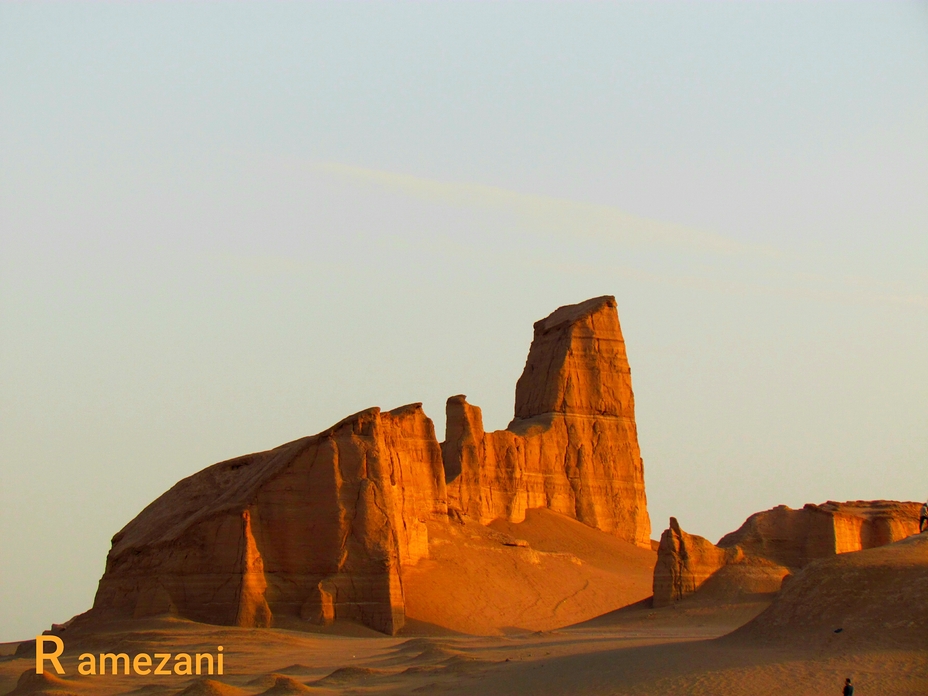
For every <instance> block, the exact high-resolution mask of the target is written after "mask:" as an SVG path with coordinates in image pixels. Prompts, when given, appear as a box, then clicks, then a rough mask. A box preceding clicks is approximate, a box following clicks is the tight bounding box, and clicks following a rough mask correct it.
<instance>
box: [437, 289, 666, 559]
mask: <svg viewBox="0 0 928 696" xmlns="http://www.w3.org/2000/svg"><path fill="white" fill-rule="evenodd" d="M446 413H447V418H446V431H445V433H446V435H445V442H444V443H443V444H442V457H443V459H444V464H445V471H446V473H447V477H448V478H447V480H448V504H449V506H451V507H453V508H457V509H459V510H461V511H462V512H464V513H465V514H468V515H470V516H472V517H474V518H475V519H479V520H480V521H481V522H484V523H486V522H489V521H491V520H494V519H500V518H502V519H507V520H509V521H511V522H518V521H521V520H522V519H524V517H525V510H526V509H527V508H549V509H551V510H554V511H555V512H560V513H562V514H565V515H568V516H570V517H573V518H575V519H577V520H580V521H581V522H584V523H586V524H588V525H590V526H591V527H596V528H598V529H602V530H604V531H607V532H611V533H614V534H616V535H617V536H619V537H620V538H623V539H626V540H627V541H630V542H631V543H633V544H636V545H638V546H642V547H646V548H647V547H649V545H650V535H651V523H650V519H649V518H648V511H647V501H646V499H645V492H644V471H643V466H642V462H641V454H640V452H639V449H638V434H637V431H636V428H635V400H634V396H633V394H632V387H631V371H630V369H629V366H628V358H627V357H626V355H625V341H624V339H623V338H622V331H621V329H620V327H619V320H618V315H617V314H616V311H615V300H614V299H613V298H611V297H600V298H596V299H593V300H588V301H586V302H583V303H581V304H578V305H572V306H569V307H562V308H561V309H559V310H557V311H556V312H554V313H553V314H552V315H551V316H549V317H548V318H547V319H543V320H541V321H539V322H536V324H535V337H534V339H533V341H532V347H531V350H530V351H529V354H528V360H527V361H526V364H525V370H524V372H523V373H522V376H521V377H520V378H519V381H518V383H517V385H516V408H515V416H516V417H515V419H514V420H513V421H512V422H511V423H510V424H509V427H508V428H507V429H506V430H501V431H497V432H492V433H485V432H484V430H483V419H482V417H481V413H480V409H479V408H477V407H475V406H471V405H470V404H468V403H467V401H466V400H465V398H464V397H463V396H453V397H451V398H450V399H448V404H447V411H446Z"/></svg>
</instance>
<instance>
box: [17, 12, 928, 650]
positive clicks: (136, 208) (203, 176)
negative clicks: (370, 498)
mask: <svg viewBox="0 0 928 696" xmlns="http://www.w3.org/2000/svg"><path fill="white" fill-rule="evenodd" d="M926 190H928V5H926V4H925V3H895V2H871V3H850V2H840V3H839V2H833V3H800V2H790V3H786V2H784V3H775V2H759V3H738V2H705V3H696V2H688V3H667V2H654V3H644V2H641V3H617V4H611V3H589V4H586V3H579V2H570V3H553V4H542V3H512V4H491V3H475V2H474V3H465V2H461V3H410V4H392V3H374V4H363V3H342V4H323V3H315V4H309V3H257V2H254V3H244V2H243V3H219V2H198V3H167V2H158V3H155V2H148V3H128V2H126V3H112V2H107V3H93V4H85V3H78V2H67V3H62V4H49V3H9V2H7V3H2V4H0V477H2V478H0V640H13V639H17V638H24V637H28V636H31V635H35V634H36V633H38V632H39V631H41V630H42V629H43V628H47V626H48V624H50V623H51V622H52V621H56V622H59V621H63V620H65V619H67V618H69V617H70V616H71V615H73V614H74V613H77V612H79V611H82V610H84V609H86V608H87V607H89V606H90V604H91V603H92V600H93V593H94V591H95V589H96V582H97V580H98V578H99V576H100V574H101V573H102V571H103V564H104V560H105V556H106V552H107V550H108V548H109V539H110V537H111V536H112V535H113V534H115V533H116V532H117V531H118V530H119V529H120V528H121V527H122V526H123V525H124V524H125V523H126V522H128V521H129V519H131V518H132V517H133V516H134V515H135V514H136V513H137V512H138V511H139V510H141V508H142V507H144V505H145V504H147V503H148V502H150V501H151V500H152V499H154V498H155V497H156V496H158V495H159V494H160V493H161V492H163V491H164V490H166V489H167V488H168V487H169V486H170V485H171V484H173V483H174V482H175V481H176V480H178V479H179V478H181V477H183V476H186V475H189V474H191V473H193V472H195V471H197V470H199V469H201V468H203V467H204V466H207V465H209V464H211V463H213V462H216V461H219V460H222V459H224V458H228V457H232V456H235V455H239V454H243V453H245V452H251V451H256V450H261V449H266V448H269V447H273V446H275V445H278V444H281V443H282V442H285V441H288V440H292V439H295V438H297V437H301V436H303V435H307V434H312V433H315V432H318V431H319V430H322V429H324V428H325V427H327V426H329V425H331V424H332V423H334V422H335V421H337V420H338V419H340V418H342V417H344V416H346V415H348V414H350V413H353V412H355V411H358V410H361V409H363V408H366V407H369V406H372V405H378V406H382V407H385V408H392V407H395V406H399V405H401V404H404V403H408V402H412V401H423V402H424V403H425V408H426V411H427V413H429V415H431V417H432V418H433V419H435V421H436V425H437V427H438V429H439V432H440V433H441V430H442V428H443V423H444V414H443V410H444V400H445V398H446V397H447V396H449V395H452V394H458V393H465V394H467V395H468V397H469V400H470V401H471V402H472V403H475V404H477V405H480V406H481V407H483V409H484V415H485V421H486V424H487V427H488V428H503V427H505V426H506V424H507V423H508V421H509V419H510V418H511V415H512V401H513V394H514V388H515V381H516V379H517V378H518V376H519V374H520V373H521V370H522V366H523V364H524V361H525V356H526V353H527V351H528V346H529V343H530V340H531V332H532V323H533V322H534V321H535V320H537V319H540V318H541V317H543V316H545V315H547V314H548V313H549V312H551V311H552V310H554V309H555V308H556V307H558V306H559V305H563V304H567V303H572V302H577V301H580V300H583V299H586V298H588V297H592V296H596V295H601V294H614V295H615V296H616V297H617V300H618V305H619V313H620V319H621V321H622V325H623V329H624V331H625V335H626V341H627V345H628V352H629V359H630V361H631V364H632V371H633V382H634V388H635V394H636V398H637V402H638V419H639V435H640V440H641V449H642V454H643V456H644V459H645V467H646V468H645V476H646V486H647V492H648V498H649V508H650V511H651V516H652V523H653V534H652V536H654V537H655V538H656V537H658V536H659V535H660V532H661V530H662V529H663V528H664V527H665V526H666V523H667V517H668V516H669V515H675V516H677V517H678V518H679V519H680V521H681V524H682V525H683V527H684V528H685V529H687V530H690V531H693V532H695V533H698V534H703V535H705V536H708V537H710V538H712V539H713V540H717V539H718V537H720V536H721V535H722V534H724V533H725V532H728V531H731V530H732V529H734V528H736V527H737V526H738V525H739V524H740V523H741V522H742V521H743V519H744V518H745V517H746V516H747V515H748V514H750V513H752V512H754V511H757V510H760V509H764V508H768V507H771V506H773V505H777V504H780V503H784V504H788V505H791V506H800V505H802V504H803V503H806V502H822V501H824V500H827V499H840V500H844V499H859V498H864V499H869V498H880V497H886V498H903V499H923V498H924V497H925V496H928V466H926V463H928V360H926V352H928V350H926V347H928V195H926V194H925V192H926Z"/></svg>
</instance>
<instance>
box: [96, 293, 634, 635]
mask: <svg viewBox="0 0 928 696" xmlns="http://www.w3.org/2000/svg"><path fill="white" fill-rule="evenodd" d="M534 329H535V333H534V338H533V340H532V345H531V348H530V350H529V354H528V359H527V361H526V364H525V369H524V371H523V373H522V376H521V377H520V378H519V381H518V383H517V384H516V399H515V418H514V419H513V421H512V422H511V423H510V424H509V427H508V428H507V429H506V430H500V431H496V432H490V433H487V432H484V430H483V422H482V418H481V413H480V409H479V408H477V407H476V406H472V405H470V404H468V403H467V401H466V400H465V398H464V396H452V397H451V398H449V399H448V403H447V407H446V408H447V421H446V422H447V426H446V432H445V441H444V442H442V443H439V442H438V440H437V438H436V436H435V429H434V426H433V424H432V421H431V420H430V419H429V418H428V417H427V416H426V415H425V414H424V413H423V411H422V408H421V404H410V405H408V406H402V407H400V408H397V409H395V410H393V411H388V412H381V410H380V409H379V408H371V409H368V410H366V411H362V412H360V413H357V414H355V415H353V416H350V417H348V418H346V419H345V420H343V421H341V422H340V423H337V424H336V425H334V426H332V427H331V428H329V429H328V430H325V431H324V432H321V433H319V434H318V435H314V436H312V437H306V438H303V439H300V440H296V441H294V442H291V443H288V444H285V445H282V446H280V447H278V448H276V449H273V450H270V451H268V452H261V453H258V454H251V455H247V456H244V457H239V458H238V459H233V460H230V461H227V462H222V463H219V464H215V465H213V466H211V467H209V468H207V469H204V470H203V471H201V472H199V473H197V474H195V475H193V476H191V477H189V478H186V479H184V480H182V481H180V482H179V483H177V484H176V485H175V486H174V487H173V488H171V489H170V490H169V491H167V492H166V493H164V494H163V495H162V496H161V497H160V498H158V499H157V500H155V501H154V502H153V503H151V504H150V505H149V506H148V507H146V508H145V509H144V510H143V511H142V512H141V513H140V514H139V515H138V516H137V517H136V518H135V519H134V520H132V521H131V522H130V523H129V524H127V525H126V526H125V528H123V529H122V531H120V532H119V533H118V534H116V536H114V537H113V543H112V548H111V550H110V552H109V555H108V557H107V562H106V571H105V573H104V575H103V577H102V578H101V580H100V584H99V588H98V589H97V594H96V597H95V600H94V606H93V609H92V610H91V614H92V615H96V616H98V617H106V616H123V617H136V618H140V617H144V616H150V615H156V614H162V613H166V612H170V613H173V614H175V615H178V616H183V617H186V618H189V619H193V620H196V621H204V622H209V623H217V624H229V625H238V626H258V627H267V626H271V625H272V624H273V623H274V620H275V617H281V616H287V617H299V618H302V619H303V620H306V621H311V622H313V623H322V624H327V623H331V622H332V621H334V620H335V619H342V618H348V619H356V620H360V621H362V622H363V623H364V624H366V625H368V626H370V627H372V628H374V629H377V630H379V631H383V632H385V633H396V632H397V631H398V630H399V629H400V628H402V626H403V623H404V621H405V602H404V593H403V572H404V570H403V569H404V566H409V565H411V564H415V563H416V562H417V561H418V560H419V559H421V558H425V557H427V556H428V552H429V551H428V529H427V526H426V522H427V521H430V522H433V523H434V522H436V521H437V522H439V523H441V522H444V523H448V524H451V523H452V522H453V520H455V519H460V518H462V517H465V516H466V517H470V518H472V519H474V520H476V521H478V522H480V523H483V524H486V523H488V522H490V521H492V520H494V519H505V520H509V521H512V522H519V521H521V520H522V519H523V518H524V517H525V511H526V510H527V509H530V508H548V509H550V510H554V511H555V512H558V513H561V514H564V515H567V516H570V517H573V518H575V519H577V520H579V521H580V522H583V523H585V524H587V525H589V526H591V527H594V528H597V529H600V530H603V531H605V532H608V533H611V534H613V535H615V536H616V537H618V538H620V539H623V540H626V541H628V542H631V543H633V544H635V545H637V546H641V547H645V548H650V532H651V525H650V520H649V518H648V511H647V502H646V499H645V490H644V471H643V466H642V461H641V455H640V452H639V449H638V435H637V431H636V427H635V405H634V397H633V395H632V386H631V371H630V369H629V366H628V359H627V357H626V354H625V342H624V339H623V337H622V331H621V328H620V326H619V318H618V314H617V312H616V303H615V299H614V298H612V297H598V298H595V299H591V300H587V301H586V302H582V303H580V304H577V305H569V306H566V307H561V308H560V309H558V310H557V311H555V312H554V313H552V314H551V315H550V316H548V317H547V318H546V319H543V320H541V321H539V322H536V323H535V325H534Z"/></svg>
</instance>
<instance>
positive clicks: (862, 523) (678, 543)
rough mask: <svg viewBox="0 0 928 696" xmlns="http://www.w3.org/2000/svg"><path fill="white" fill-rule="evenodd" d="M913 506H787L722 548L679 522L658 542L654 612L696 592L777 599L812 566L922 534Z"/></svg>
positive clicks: (730, 537)
mask: <svg viewBox="0 0 928 696" xmlns="http://www.w3.org/2000/svg"><path fill="white" fill-rule="evenodd" d="M918 508H919V504H918V503H914V502H897V501H891V500H872V501H863V500H856V501H849V502H845V503H837V502H834V501H828V502H827V503H822V504H821V505H814V504H808V505H805V506H804V507H803V508H802V509H800V510H793V509H791V508H789V507H787V506H785V505H780V506H778V507H775V508H772V509H770V510H765V511H763V512H758V513H755V514H753V515H751V516H750V517H749V518H748V519H747V520H746V521H745V522H744V524H743V525H741V527H740V528H738V529H737V530H736V531H734V532H732V533H730V534H726V535H725V536H724V537H722V539H721V540H720V541H719V543H718V545H715V544H713V543H712V542H710V541H708V540H707V539H704V538H703V537H701V536H697V535H695V534H687V533H686V532H684V531H683V530H682V529H681V528H680V524H679V523H678V522H677V520H676V518H673V517H671V518H670V526H669V527H668V528H667V529H666V530H665V531H664V533H663V534H662V535H661V541H660V545H659V546H658V550H657V565H656V566H655V567H654V606H655V607H662V606H667V605H669V604H673V603H675V602H678V601H680V600H681V599H684V598H686V597H688V596H690V595H692V594H694V593H695V592H696V591H697V590H703V591H704V592H706V591H714V593H715V594H719V593H724V594H727V595H732V594H747V595H750V594H754V595H759V594H768V595H769V594H773V593H775V592H777V591H779V589H780V586H781V584H782V581H783V579H784V578H785V577H787V576H788V575H790V574H793V573H796V572H798V571H799V570H800V569H801V568H804V567H805V566H807V565H809V564H810V563H812V562H813V561H816V560H819V559H823V558H829V557H831V556H835V555H838V554H843V553H849V552H853V551H861V550H864V549H872V548H877V547H881V546H885V545H888V544H892V543H894V542H896V541H899V540H901V539H905V538H907V537H909V536H910V535H912V534H916V533H917V532H918Z"/></svg>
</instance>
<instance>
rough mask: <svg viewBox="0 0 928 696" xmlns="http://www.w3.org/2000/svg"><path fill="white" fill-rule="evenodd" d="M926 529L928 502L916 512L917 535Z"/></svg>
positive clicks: (927, 525)
mask: <svg viewBox="0 0 928 696" xmlns="http://www.w3.org/2000/svg"><path fill="white" fill-rule="evenodd" d="M926 528H928V501H926V502H925V504H924V505H922V509H921V510H919V511H918V533H919V534H921V533H922V532H924V531H925V529H926Z"/></svg>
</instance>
